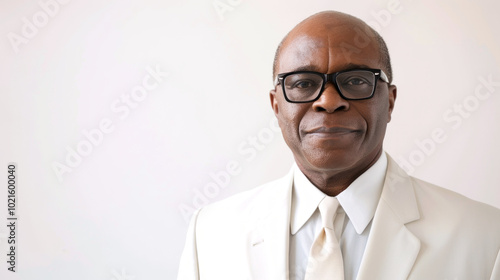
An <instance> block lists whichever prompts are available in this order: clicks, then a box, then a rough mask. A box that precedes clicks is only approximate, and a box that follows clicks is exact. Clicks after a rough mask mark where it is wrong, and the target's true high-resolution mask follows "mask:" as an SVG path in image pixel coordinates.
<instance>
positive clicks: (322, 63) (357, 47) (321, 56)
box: [278, 24, 381, 73]
mask: <svg viewBox="0 0 500 280" xmlns="http://www.w3.org/2000/svg"><path fill="white" fill-rule="evenodd" d="M294 31H295V32H293V33H292V32H291V33H290V35H289V36H288V37H287V39H286V40H285V42H284V44H283V46H282V49H281V53H280V58H279V63H278V73H283V72H290V71H297V70H312V71H318V72H322V73H333V72H337V71H340V70H344V69H345V68H346V67H348V65H363V66H365V67H370V68H380V67H381V65H380V54H379V46H378V41H377V39H376V37H375V36H374V35H373V33H371V32H368V30H367V29H365V28H363V27H359V26H356V25H352V24H341V25H333V24H330V25H326V26H321V27H320V28H318V27H316V28H315V27H314V26H306V27H302V28H297V30H294Z"/></svg>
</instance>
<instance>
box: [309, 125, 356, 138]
mask: <svg viewBox="0 0 500 280" xmlns="http://www.w3.org/2000/svg"><path fill="white" fill-rule="evenodd" d="M360 132H361V131H360V130H358V129H352V128H347V127H338V126H335V127H324V126H322V127H317V128H313V129H310V130H306V131H305V135H309V136H315V137H321V138H339V137H342V136H349V135H353V134H357V133H360Z"/></svg>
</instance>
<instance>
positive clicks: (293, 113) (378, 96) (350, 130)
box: [270, 19, 396, 176]
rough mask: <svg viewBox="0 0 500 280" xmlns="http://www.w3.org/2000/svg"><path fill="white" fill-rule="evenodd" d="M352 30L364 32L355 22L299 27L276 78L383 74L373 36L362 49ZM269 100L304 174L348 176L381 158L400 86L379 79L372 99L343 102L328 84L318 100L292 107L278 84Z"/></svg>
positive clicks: (284, 48)
mask: <svg viewBox="0 0 500 280" xmlns="http://www.w3.org/2000/svg"><path fill="white" fill-rule="evenodd" d="M353 26H359V27H360V30H365V27H364V26H363V25H361V23H359V22H357V21H355V20H352V19H344V20H339V22H333V23H332V22H331V20H329V21H328V24H324V23H323V22H321V21H319V22H318V21H316V22H315V21H314V20H312V21H310V22H306V23H304V24H301V25H299V26H298V27H296V28H295V29H294V30H293V31H292V32H291V33H290V34H289V36H288V37H287V39H286V41H285V42H284V44H283V46H282V49H281V53H280V57H279V63H278V65H277V73H285V72H291V71H298V70H311V71H317V72H320V73H334V72H338V71H342V70H346V69H352V68H374V69H383V65H382V63H381V61H380V55H379V51H378V43H377V41H376V39H375V38H374V37H370V38H371V42H370V43H369V44H367V43H366V42H365V43H364V44H363V47H359V45H360V44H359V42H360V39H359V37H357V36H358V35H356V34H357V33H355V32H353ZM352 46H355V47H356V46H358V47H357V48H356V49H352ZM270 98H271V105H272V108H273V110H274V113H275V115H276V117H277V118H278V121H279V125H280V127H281V130H282V133H283V137H284V139H285V141H286V143H287V145H288V146H289V147H290V149H291V150H292V152H293V154H294V157H295V161H296V162H297V164H298V165H299V167H300V168H301V170H303V172H305V173H307V171H310V172H320V173H323V174H330V173H331V174H339V173H345V174H346V176H348V175H349V172H354V173H356V172H358V173H359V172H361V171H364V170H366V169H367V168H368V167H369V166H371V165H372V164H373V163H374V162H375V161H376V159H377V158H378V157H379V155H380V154H381V153H382V142H383V139H384V135H385V131H386V126H387V123H388V122H389V121H390V119H391V112H392V109H393V107H394V101H395V98H396V87H395V86H391V85H388V84H387V83H385V82H383V81H382V80H380V79H379V80H378V82H377V87H376V91H375V93H374V96H373V97H372V98H370V99H366V100H345V99H343V98H342V97H340V95H339V94H338V92H337V91H336V89H335V87H334V85H333V84H331V83H330V82H329V83H327V84H326V86H325V90H324V92H323V93H322V95H321V97H320V98H319V99H318V100H316V101H314V102H310V103H303V104H297V103H295V104H294V103H288V102H287V101H286V100H285V98H284V95H283V91H282V88H281V85H278V86H277V87H276V88H275V89H274V90H272V91H271V93H270ZM306 175H307V174H306ZM358 176H359V174H358Z"/></svg>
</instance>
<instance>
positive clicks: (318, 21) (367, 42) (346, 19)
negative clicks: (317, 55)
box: [273, 11, 392, 82]
mask: <svg viewBox="0 0 500 280" xmlns="http://www.w3.org/2000/svg"><path fill="white" fill-rule="evenodd" d="M335 28H337V29H338V28H343V30H344V33H346V36H351V37H354V40H349V43H348V42H347V41H346V42H342V43H341V44H340V45H341V46H343V47H342V48H341V50H340V51H341V52H342V55H344V56H354V55H356V54H358V53H361V52H362V50H363V49H365V48H373V49H376V50H377V52H378V54H379V57H378V60H379V64H380V65H381V68H382V70H384V72H385V73H386V74H387V76H388V78H389V81H390V82H392V67H391V60H390V56H389V51H388V49H387V45H386V44H385V41H384V39H383V38H382V37H381V36H380V34H378V32H376V31H375V30H374V29H373V28H371V27H370V26H368V25H367V24H366V23H365V22H363V21H362V20H360V19H358V18H356V17H354V16H351V15H348V14H344V13H341V12H336V11H324V12H320V13H317V14H314V15H312V16H310V17H308V18H306V19H305V20H303V21H302V22H300V23H299V24H297V25H296V26H295V27H294V28H293V29H292V30H291V31H290V32H289V33H288V34H287V35H286V36H285V38H283V40H282V41H281V43H280V44H279V46H278V48H277V49H276V54H275V56H274V63H273V79H274V78H275V77H276V75H277V74H278V71H279V69H280V66H281V65H280V62H281V56H282V51H283V49H286V48H287V47H288V46H289V45H293V44H294V43H296V42H297V41H300V40H301V38H304V37H317V38H318V39H319V38H325V37H326V38H327V40H328V41H329V42H330V41H335V40H343V38H341V37H337V36H330V35H331V31H332V30H333V29H335Z"/></svg>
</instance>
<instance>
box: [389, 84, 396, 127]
mask: <svg viewBox="0 0 500 280" xmlns="http://www.w3.org/2000/svg"><path fill="white" fill-rule="evenodd" d="M397 93H398V88H397V87H396V86H395V85H390V86H389V112H388V115H387V122H390V121H391V115H392V111H393V110H394V104H395V103H396V97H397V95H398V94H397Z"/></svg>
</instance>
